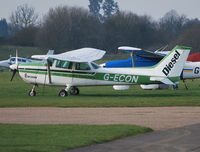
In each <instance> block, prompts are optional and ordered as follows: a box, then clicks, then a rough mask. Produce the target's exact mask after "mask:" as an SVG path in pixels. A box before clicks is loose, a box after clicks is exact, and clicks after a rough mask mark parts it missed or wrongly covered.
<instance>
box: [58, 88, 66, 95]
mask: <svg viewBox="0 0 200 152" xmlns="http://www.w3.org/2000/svg"><path fill="white" fill-rule="evenodd" d="M58 96H60V97H65V96H68V93H67V91H66V90H64V89H63V90H61V91H60V92H59V94H58Z"/></svg>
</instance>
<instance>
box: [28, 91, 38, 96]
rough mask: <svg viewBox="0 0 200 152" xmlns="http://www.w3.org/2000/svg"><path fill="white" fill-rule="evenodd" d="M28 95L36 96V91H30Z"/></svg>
mask: <svg viewBox="0 0 200 152" xmlns="http://www.w3.org/2000/svg"><path fill="white" fill-rule="evenodd" d="M28 95H29V96H31V97H33V96H36V91H33V90H31V91H29V92H28Z"/></svg>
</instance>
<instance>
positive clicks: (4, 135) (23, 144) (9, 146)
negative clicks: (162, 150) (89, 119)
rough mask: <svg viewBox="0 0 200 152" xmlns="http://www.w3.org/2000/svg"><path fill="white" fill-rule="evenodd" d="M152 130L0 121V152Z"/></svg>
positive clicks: (55, 149)
mask: <svg viewBox="0 0 200 152" xmlns="http://www.w3.org/2000/svg"><path fill="white" fill-rule="evenodd" d="M149 131H152V130H151V129H150V128H145V127H139V126H130V125H14V124H12V125H8V124H0V152H61V151H64V150H67V149H72V148H76V147H81V146H87V145H91V144H96V143H102V142H106V141H111V140H114V139H119V138H122V137H126V136H132V135H138V134H141V133H145V132H149Z"/></svg>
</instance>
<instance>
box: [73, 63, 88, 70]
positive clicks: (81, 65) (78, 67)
mask: <svg viewBox="0 0 200 152" xmlns="http://www.w3.org/2000/svg"><path fill="white" fill-rule="evenodd" d="M75 69H76V70H90V69H91V68H90V66H89V65H88V63H76V66H75Z"/></svg>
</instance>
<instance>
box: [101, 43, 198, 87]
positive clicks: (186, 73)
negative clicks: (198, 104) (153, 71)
mask: <svg viewBox="0 0 200 152" xmlns="http://www.w3.org/2000/svg"><path fill="white" fill-rule="evenodd" d="M118 49H119V50H123V51H126V52H129V53H130V54H131V57H130V58H128V59H127V60H118V61H110V62H106V63H104V64H102V66H103V67H105V68H118V67H121V68H122V67H124V68H125V67H149V66H154V65H155V64H157V63H158V62H160V61H161V60H162V59H163V58H164V57H165V56H166V55H167V54H169V53H170V51H154V52H153V51H147V50H142V49H140V48H135V47H127V46H122V47H119V48H118ZM196 78H200V62H190V61H186V62H185V65H184V67H183V71H182V73H181V75H180V79H181V80H183V82H184V85H185V88H186V89H188V87H187V85H186V84H185V80H186V79H196ZM168 87H169V86H168V85H165V84H150V85H145V84H143V85H141V88H142V89H147V90H148V89H168ZM128 88H129V86H114V89H116V90H126V89H128ZM175 89H177V88H176V87H175Z"/></svg>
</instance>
